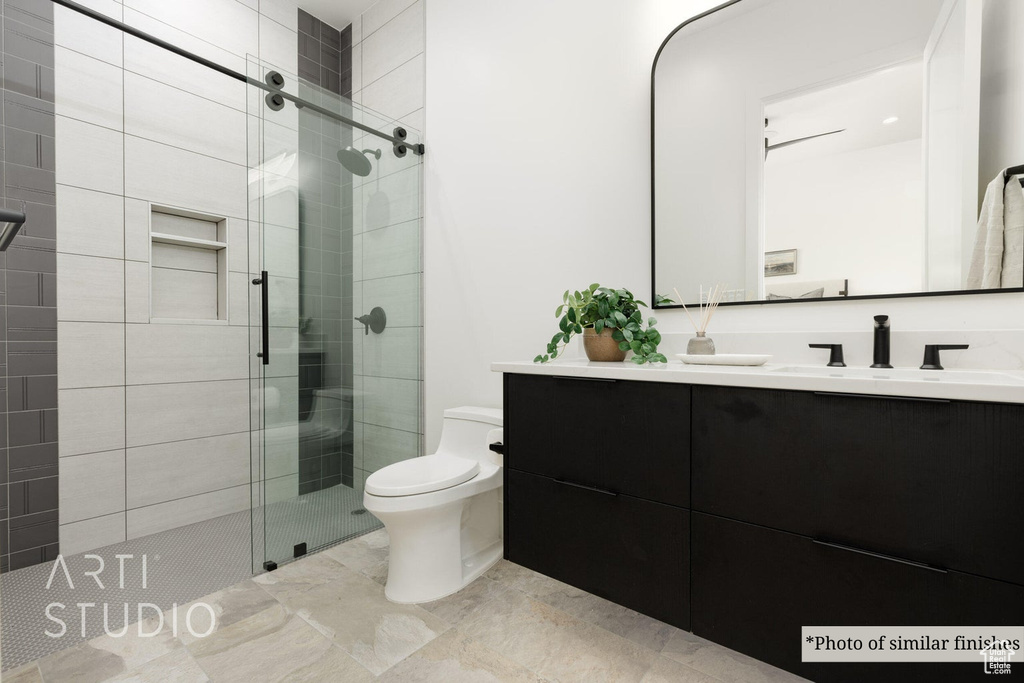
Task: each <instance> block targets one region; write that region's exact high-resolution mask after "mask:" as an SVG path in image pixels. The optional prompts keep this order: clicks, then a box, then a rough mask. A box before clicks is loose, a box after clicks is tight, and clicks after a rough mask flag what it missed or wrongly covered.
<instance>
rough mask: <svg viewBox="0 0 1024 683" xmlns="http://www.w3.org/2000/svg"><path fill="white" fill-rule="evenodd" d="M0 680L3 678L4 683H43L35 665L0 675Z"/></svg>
mask: <svg viewBox="0 0 1024 683" xmlns="http://www.w3.org/2000/svg"><path fill="white" fill-rule="evenodd" d="M0 678H3V681H4V683H43V676H42V674H40V673H39V667H38V666H37V665H36V664H35V663H32V664H26V665H25V666H20V667H18V668H17V669H14V670H12V671H8V672H7V673H4V674H0Z"/></svg>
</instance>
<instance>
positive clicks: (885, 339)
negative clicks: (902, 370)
mask: <svg viewBox="0 0 1024 683" xmlns="http://www.w3.org/2000/svg"><path fill="white" fill-rule="evenodd" d="M871 367H873V368H891V367H892V365H890V364H889V316H887V315H876V316H875V362H874V363H872V364H871Z"/></svg>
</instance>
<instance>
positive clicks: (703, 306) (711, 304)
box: [672, 285, 726, 337]
mask: <svg viewBox="0 0 1024 683" xmlns="http://www.w3.org/2000/svg"><path fill="white" fill-rule="evenodd" d="M672 290H673V291H674V292H675V293H676V296H677V297H678V298H679V303H680V304H682V306H683V312H684V313H686V317H687V318H689V319H690V324H691V325H693V330H694V332H696V333H697V336H698V337H703V336H705V335H706V334H707V331H708V325H709V324H710V323H711V317H712V316H713V315H714V314H715V311H717V310H718V304H720V303H721V302H722V297H724V296H725V291H726V288H725V286H724V285H715V286H714V288H711V287H708V296H707V301H705V300H704V285H701V287H700V300H699V303H698V304H697V306H698V311H697V319H696V320H695V319H694V317H693V316H692V315H690V309H688V308H687V307H686V304H685V303H684V299H683V295H682V294H680V293H679V290H678V289H676V288H675V287H673V288H672Z"/></svg>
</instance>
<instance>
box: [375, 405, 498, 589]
mask: <svg viewBox="0 0 1024 683" xmlns="http://www.w3.org/2000/svg"><path fill="white" fill-rule="evenodd" d="M501 426H502V413H501V410H498V409H495V408H474V407H463V408H451V409H449V410H446V411H444V426H443V427H442V430H441V443H440V445H439V446H438V447H437V452H436V453H434V454H433V455H426V456H423V457H420V458H411V459H409V460H403V461H402V462H397V463H395V464H393V465H388V466H387V467H384V468H383V469H380V470H378V471H376V472H374V473H373V474H371V475H370V476H369V477H368V478H367V479H366V487H365V490H364V492H363V505H364V506H365V507H366V509H367V510H368V511H370V512H372V513H373V514H374V515H375V516H376V517H377V518H378V519H379V520H380V521H381V522H383V523H384V526H385V528H386V529H387V532H388V536H389V538H390V539H391V556H390V560H389V565H388V581H387V586H386V587H385V589H384V594H385V595H386V596H387V598H388V599H389V600H391V601H392V602H400V603H418V602H430V601H432V600H438V599H440V598H443V597H445V596H446V595H451V594H452V593H455V592H457V591H459V590H461V589H462V588H464V587H465V586H467V585H469V583H471V582H472V581H473V580H474V579H476V578H477V577H478V576H480V575H481V574H483V573H484V572H485V571H487V570H488V569H489V568H490V567H491V566H493V565H494V564H495V563H496V562H497V561H498V560H500V559H501V557H502V552H503V546H502V526H501V522H502V515H501V492H502V491H501V486H502V464H503V463H502V456H501V455H499V454H497V453H495V452H493V451H491V450H490V449H488V445H489V443H493V442H494V441H500V440H501V431H500V428H501Z"/></svg>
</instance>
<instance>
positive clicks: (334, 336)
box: [298, 9, 359, 494]
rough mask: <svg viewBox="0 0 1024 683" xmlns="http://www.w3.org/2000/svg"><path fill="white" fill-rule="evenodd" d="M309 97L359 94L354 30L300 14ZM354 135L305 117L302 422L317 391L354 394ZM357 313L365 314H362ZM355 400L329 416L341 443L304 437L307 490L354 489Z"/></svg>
mask: <svg viewBox="0 0 1024 683" xmlns="http://www.w3.org/2000/svg"><path fill="white" fill-rule="evenodd" d="M298 27H299V34H298V35H299V43H298V49H299V78H300V79H301V82H302V88H301V90H302V94H303V95H305V96H307V97H311V98H312V99H314V101H317V100H318V98H322V100H332V101H331V102H327V101H324V106H326V107H328V108H337V107H338V106H339V105H340V102H341V101H340V100H339V99H338V98H335V97H332V95H337V96H340V97H345V98H349V99H350V98H351V97H352V27H351V26H348V27H346V28H345V29H343V30H341V31H339V30H337V29H335V28H333V27H332V26H329V25H328V24H325V23H323V22H321V21H320V20H319V19H317V18H316V17H314V16H312V15H311V14H309V13H307V12H304V11H303V10H301V9H300V10H299V11H298ZM350 144H352V130H351V128H348V127H347V126H342V125H340V124H339V123H338V122H336V121H332V120H329V119H325V118H324V117H322V116H319V115H317V114H311V115H306V114H305V112H303V113H302V114H300V117H299V247H300V248H299V306H300V315H301V316H302V317H303V319H304V320H307V321H308V324H307V325H304V326H303V329H304V330H305V331H304V332H303V334H302V336H301V342H300V344H301V346H300V348H301V352H300V359H299V363H300V367H299V396H300V401H299V411H300V419H303V420H304V419H307V417H308V412H309V410H310V408H311V407H312V398H313V392H314V391H315V390H317V389H321V388H328V389H341V390H342V391H344V392H346V395H348V396H351V391H352V378H353V372H352V369H353V366H352V328H351V325H349V324H347V321H350V320H352V318H353V309H352V202H351V197H352V174H351V173H349V172H348V171H346V170H345V169H344V168H342V166H341V164H340V163H338V157H337V153H338V150H340V149H344V148H345V147H346V146H348V145H350ZM355 315H359V313H356V314H355ZM352 408H353V407H352V402H351V401H350V400H349V401H345V402H344V403H343V405H342V407H341V410H342V414H341V415H330V416H327V420H328V421H329V423H330V424H332V425H334V424H341V425H343V426H344V427H345V430H344V433H343V434H342V436H341V438H340V439H338V438H336V437H333V436H331V437H328V438H302V439H300V442H299V493H300V494H301V493H309V492H311V491H318V490H320V489H322V488H327V487H329V486H336V485H338V484H345V485H346V486H349V487H351V486H353V473H354V465H353V445H352V444H353V438H352V437H353V419H352Z"/></svg>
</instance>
